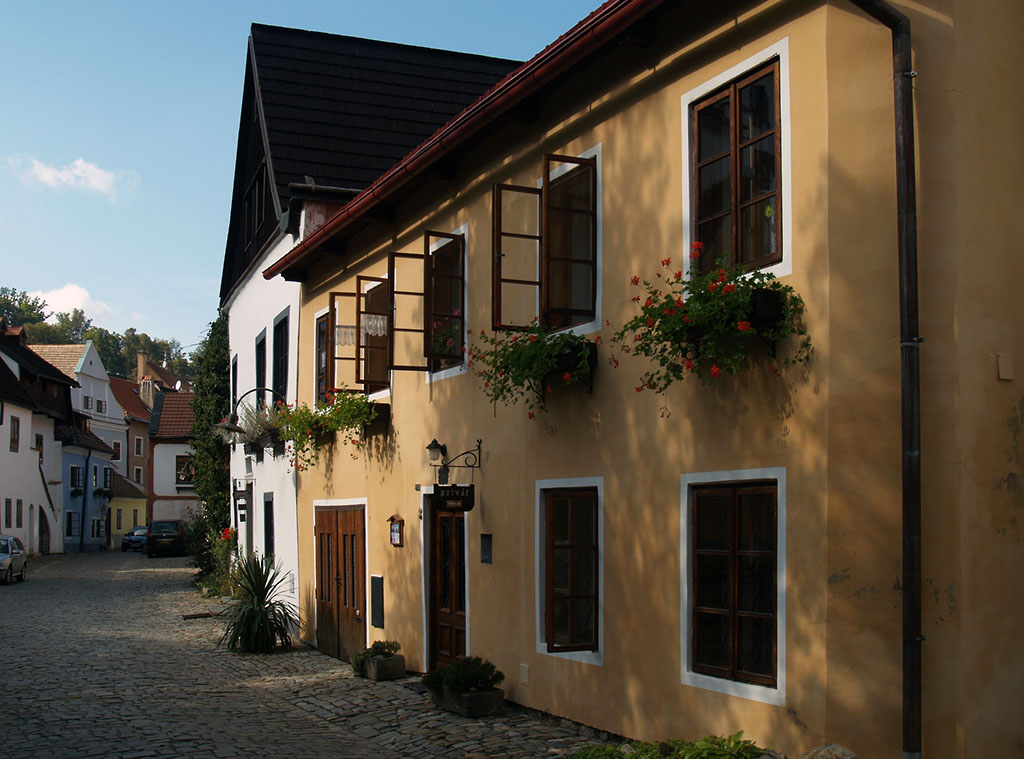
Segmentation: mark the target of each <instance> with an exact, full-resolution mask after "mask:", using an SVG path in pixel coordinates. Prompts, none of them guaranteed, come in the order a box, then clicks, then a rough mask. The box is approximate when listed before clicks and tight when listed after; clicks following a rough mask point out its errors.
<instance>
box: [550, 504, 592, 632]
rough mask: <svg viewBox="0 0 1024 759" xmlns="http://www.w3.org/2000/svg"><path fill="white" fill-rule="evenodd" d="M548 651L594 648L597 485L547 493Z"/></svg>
mask: <svg viewBox="0 0 1024 759" xmlns="http://www.w3.org/2000/svg"><path fill="white" fill-rule="evenodd" d="M544 534H545V552H546V557H545V562H544V563H545V578H544V583H545V604H546V609H545V613H544V621H545V635H546V639H547V645H548V651H551V652H557V651H596V650H597V648H598V640H597V608H598V594H597V590H598V577H597V575H598V544H597V489H596V488H573V489H565V490H548V491H545V533H544Z"/></svg>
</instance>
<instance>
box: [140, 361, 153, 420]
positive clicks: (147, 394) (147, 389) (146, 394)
mask: <svg viewBox="0 0 1024 759" xmlns="http://www.w3.org/2000/svg"><path fill="white" fill-rule="evenodd" d="M139 355H140V356H143V355H145V354H143V353H140V354H139ZM139 400H140V401H142V405H143V406H145V407H146V408H148V409H149V410H150V411H152V410H153V378H152V377H142V378H141V379H140V380H139Z"/></svg>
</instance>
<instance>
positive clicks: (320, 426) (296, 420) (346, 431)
mask: <svg viewBox="0 0 1024 759" xmlns="http://www.w3.org/2000/svg"><path fill="white" fill-rule="evenodd" d="M378 405H379V404H375V403H371V402H370V400H369V399H368V398H367V397H366V396H365V395H363V394H362V393H346V392H343V391H338V390H333V391H331V392H330V393H328V394H327V398H326V400H325V401H324V403H321V404H319V405H317V406H315V407H314V408H310V407H309V406H307V405H306V404H304V403H296V404H295V405H288V404H285V403H283V402H280V401H279V402H278V405H277V414H278V418H279V420H280V423H279V429H280V433H281V438H282V439H283V440H285V441H287V442H290V443H291V444H292V456H293V461H294V464H295V466H296V467H297V468H298V469H300V470H301V469H303V468H305V467H309V466H312V465H313V464H315V463H316V462H317V461H318V460H319V458H320V451H321V449H323V448H329V447H331V446H333V445H334V442H335V438H336V436H337V433H339V432H340V433H342V444H343V445H352V447H353V448H355V449H358V448H361V447H362V446H363V444H364V442H365V440H364V436H365V434H366V428H367V427H368V426H369V425H370V424H371V423H372V422H373V421H374V420H375V419H376V418H377V413H378V408H377V407H378ZM353 455H354V454H353Z"/></svg>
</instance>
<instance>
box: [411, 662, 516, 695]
mask: <svg viewBox="0 0 1024 759" xmlns="http://www.w3.org/2000/svg"><path fill="white" fill-rule="evenodd" d="M504 679H505V675H504V673H503V672H501V670H499V669H498V668H497V667H495V666H494V665H493V664H491V662H489V661H484V660H483V659H481V658H480V657H479V656H470V657H466V658H465V659H459V660H458V661H456V662H455V663H454V664H452V665H451V666H449V667H447V668H445V669H438V670H434V671H433V672H430V673H428V674H426V675H424V676H423V684H424V685H425V686H426V687H427V688H428V689H429V690H435V691H436V690H441V689H442V688H447V689H448V690H449V691H451V692H452V693H470V692H473V691H479V690H488V689H490V688H496V687H497V686H498V685H499V684H500V683H501V682H502V681H503V680H504Z"/></svg>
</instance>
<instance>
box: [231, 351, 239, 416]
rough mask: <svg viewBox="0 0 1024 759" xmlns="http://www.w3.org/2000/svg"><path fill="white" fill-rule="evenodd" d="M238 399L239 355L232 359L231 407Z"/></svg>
mask: <svg viewBox="0 0 1024 759" xmlns="http://www.w3.org/2000/svg"><path fill="white" fill-rule="evenodd" d="M237 401H238V356H233V357H232V359H231V408H234V407H235V403H237Z"/></svg>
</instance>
